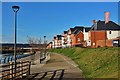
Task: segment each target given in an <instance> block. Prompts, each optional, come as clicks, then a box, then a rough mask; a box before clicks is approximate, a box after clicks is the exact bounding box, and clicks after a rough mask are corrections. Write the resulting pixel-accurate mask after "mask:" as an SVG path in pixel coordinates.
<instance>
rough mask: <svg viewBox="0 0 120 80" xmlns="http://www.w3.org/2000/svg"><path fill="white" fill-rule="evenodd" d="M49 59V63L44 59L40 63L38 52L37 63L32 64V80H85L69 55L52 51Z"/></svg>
mask: <svg viewBox="0 0 120 80" xmlns="http://www.w3.org/2000/svg"><path fill="white" fill-rule="evenodd" d="M48 59H49V60H48ZM47 60H48V61H47V63H45V61H44V62H42V63H41V64H40V63H39V57H38V56H37V54H36V59H35V62H34V63H35V65H31V70H30V71H31V72H30V73H31V75H30V80H34V79H35V80H83V79H82V71H81V70H80V69H79V68H78V67H77V65H76V64H75V63H74V62H73V61H72V60H71V59H69V58H68V57H66V56H63V55H60V54H55V53H50V56H48V57H47Z"/></svg>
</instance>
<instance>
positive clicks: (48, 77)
mask: <svg viewBox="0 0 120 80" xmlns="http://www.w3.org/2000/svg"><path fill="white" fill-rule="evenodd" d="M64 71H65V70H64V69H58V70H54V71H47V72H41V73H33V74H30V77H29V80H53V79H55V78H57V80H62V78H63V76H64ZM58 73H59V74H58Z"/></svg>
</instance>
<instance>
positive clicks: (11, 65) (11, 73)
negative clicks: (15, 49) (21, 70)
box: [10, 62, 13, 80]
mask: <svg viewBox="0 0 120 80" xmlns="http://www.w3.org/2000/svg"><path fill="white" fill-rule="evenodd" d="M10 79H12V80H13V62H10Z"/></svg>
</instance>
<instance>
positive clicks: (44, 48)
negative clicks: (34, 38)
mask: <svg viewBox="0 0 120 80" xmlns="http://www.w3.org/2000/svg"><path fill="white" fill-rule="evenodd" d="M44 51H45V53H44V58H46V36H44Z"/></svg>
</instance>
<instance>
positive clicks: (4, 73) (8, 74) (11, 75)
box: [0, 61, 31, 80]
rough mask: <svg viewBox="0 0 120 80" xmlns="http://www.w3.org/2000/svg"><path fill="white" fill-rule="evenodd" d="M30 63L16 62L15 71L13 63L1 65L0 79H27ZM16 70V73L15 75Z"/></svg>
mask: <svg viewBox="0 0 120 80" xmlns="http://www.w3.org/2000/svg"><path fill="white" fill-rule="evenodd" d="M30 65H31V62H30V61H25V62H22V61H20V62H17V63H16V69H15V64H14V62H10V63H9V64H3V65H2V64H1V65H0V68H1V69H0V79H1V80H6V79H7V80H8V79H9V80H14V79H25V78H27V79H28V78H29V75H30ZM15 70H16V73H15Z"/></svg>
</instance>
